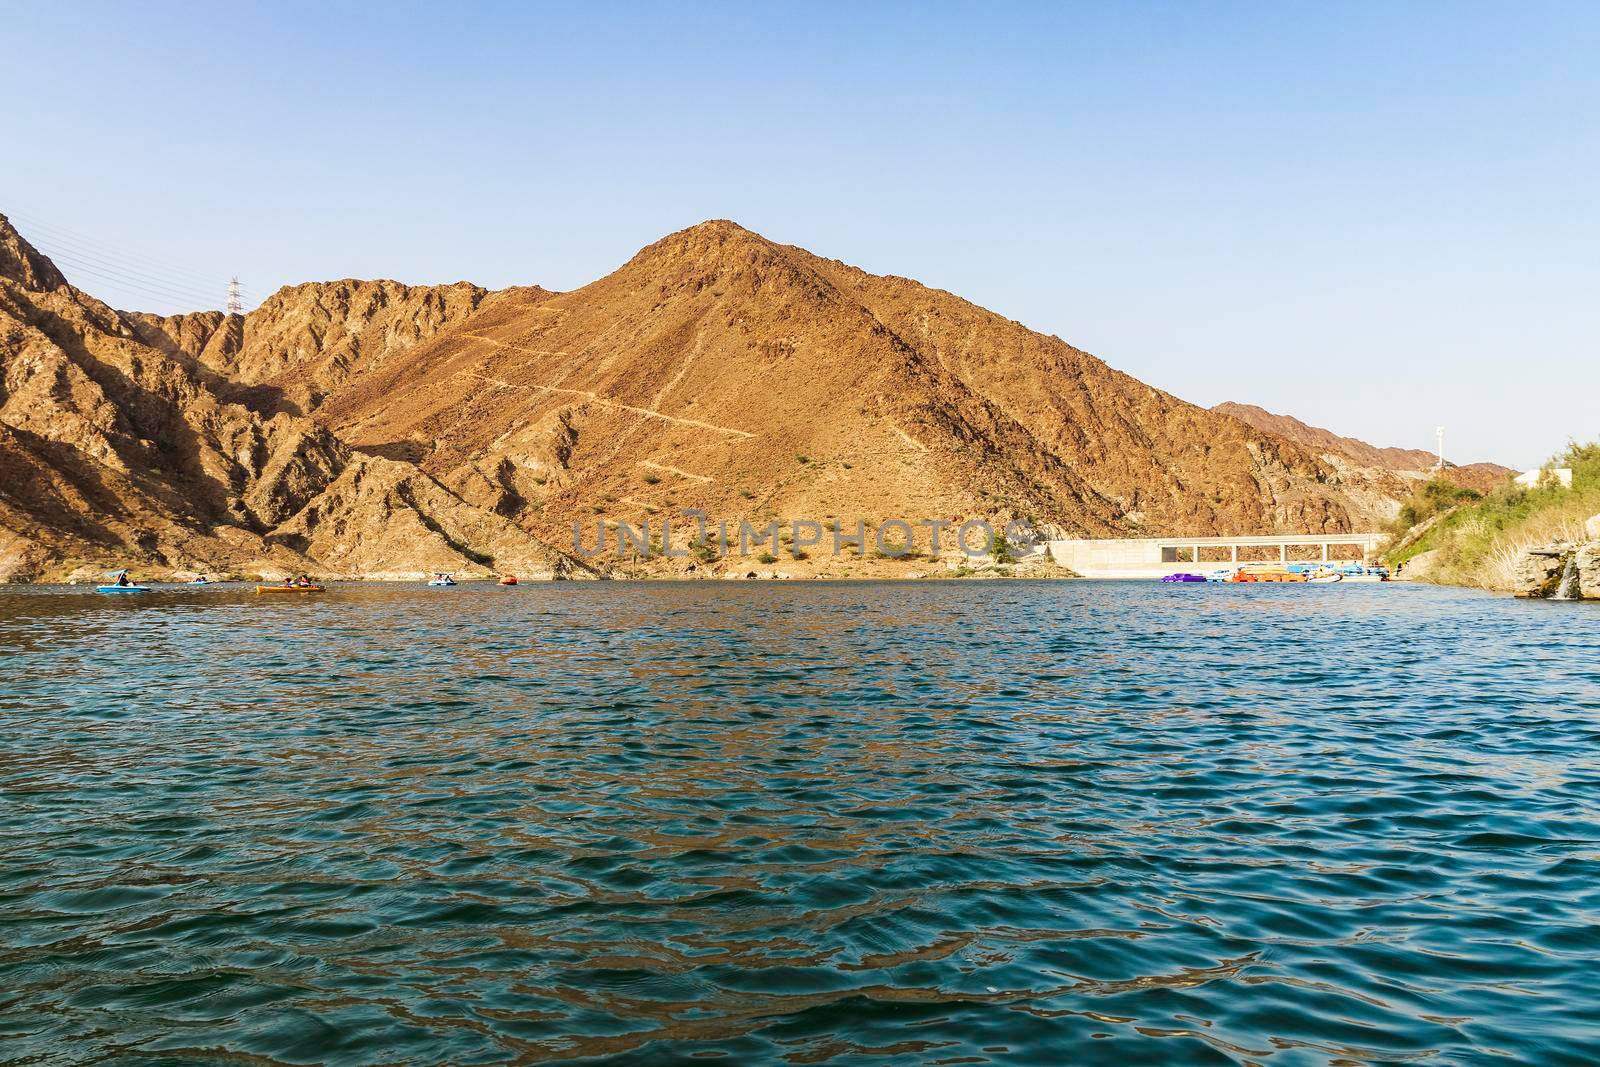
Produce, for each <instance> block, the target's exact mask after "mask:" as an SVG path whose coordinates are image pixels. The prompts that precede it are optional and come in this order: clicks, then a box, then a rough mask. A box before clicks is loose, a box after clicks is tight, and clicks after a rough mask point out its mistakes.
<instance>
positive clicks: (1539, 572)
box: [1516, 541, 1572, 597]
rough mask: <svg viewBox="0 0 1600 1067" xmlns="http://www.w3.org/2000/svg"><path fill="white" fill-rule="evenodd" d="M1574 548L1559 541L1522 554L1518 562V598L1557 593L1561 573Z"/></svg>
mask: <svg viewBox="0 0 1600 1067" xmlns="http://www.w3.org/2000/svg"><path fill="white" fill-rule="evenodd" d="M1571 553H1572V546H1571V545H1569V544H1565V543H1564V542H1560V541H1557V542H1555V543H1554V544H1549V545H1536V546H1534V547H1533V548H1530V549H1528V550H1527V551H1526V552H1524V553H1523V554H1522V558H1521V559H1520V560H1518V561H1517V588H1516V594H1517V596H1522V597H1547V596H1551V595H1552V594H1554V593H1555V591H1556V586H1557V585H1559V584H1560V582H1561V571H1562V568H1563V567H1565V566H1566V559H1567V556H1569V555H1571Z"/></svg>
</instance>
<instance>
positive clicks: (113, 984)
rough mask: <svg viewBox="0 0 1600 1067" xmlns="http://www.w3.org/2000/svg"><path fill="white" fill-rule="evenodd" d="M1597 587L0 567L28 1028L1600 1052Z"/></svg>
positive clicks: (324, 1047)
mask: <svg viewBox="0 0 1600 1067" xmlns="http://www.w3.org/2000/svg"><path fill="white" fill-rule="evenodd" d="M1597 609H1600V606H1597V605H1587V604H1566V605H1554V604H1545V603H1523V602H1517V601H1513V600H1510V599H1504V598H1497V597H1491V596H1486V595H1483V594H1478V593H1473V592H1467V591H1460V590H1447V589H1434V588H1429V587H1424V586H1411V585H1388V586H1374V585H1366V586H1331V587H1321V588H1310V587H1305V586H1298V587H1296V586H1226V585H1222V586H1218V585H1212V586H1177V587H1174V586H1162V585H1160V584H1157V583H1140V584H1134V583H1086V582H1055V583H1048V582H1039V583H1035V582H982V583H974V582H901V583H888V584H874V583H859V584H857V583H840V584H833V583H820V582H812V583H792V584H791V583H762V584H745V583H733V584H721V583H705V584H698V583H677V584H668V583H662V584H624V583H560V584H553V585H524V586H521V587H518V588H515V589H500V588H494V587H490V588H482V587H468V586H463V587H460V588H457V589H454V590H428V589H425V588H420V587H417V588H402V587H371V586H368V587H356V586H352V587H336V588H335V589H334V590H333V591H331V592H329V593H328V594H327V595H325V596H322V597H319V598H308V599H305V600H302V601H292V602H285V601H284V600H279V599H274V600H271V601H267V600H265V599H258V598H257V597H255V596H253V595H251V594H250V593H249V591H248V590H247V589H242V588H241V587H212V588H208V589H179V590H174V591H170V592H164V593H156V594H151V595H148V596H146V597H143V598H137V597H126V598H112V597H106V596H101V595H97V594H95V593H93V592H88V591H84V590H63V589H57V590H50V589H23V590H18V591H4V592H0V753H3V762H0V1062H5V1063H81V1062H91V1061H94V1062H115V1063H156V1062H160V1063H185V1062H210V1063H221V1062H228V1063H251V1064H267V1063H280V1062H281V1063H296V1064H299V1063H314V1062H326V1063H339V1064H380V1063H402V1062H404V1063H424V1062H441V1063H452V1064H476V1063H503V1062H541V1061H572V1060H583V1059H585V1058H593V1059H595V1060H612V1061H614V1062H624V1063H651V1064H654V1063H677V1062H683V1061H686V1060H690V1059H695V1058H711V1059H716V1058H719V1057H720V1058H721V1060H722V1061H723V1062H728V1063H735V1064H761V1063H797V1064H802V1063H817V1062H823V1061H827V1060H830V1059H831V1060H836V1061H839V1062H849V1063H859V1064H889V1063H895V1064H898V1063H908V1064H909V1063H917V1064H920V1063H939V1064H957V1063H961V1064H971V1063H976V1064H986V1063H1010V1064H1068V1063H1114V1064H1119V1065H1124V1067H1125V1065H1128V1064H1142V1063H1164V1064H1177V1063H1225V1062H1270V1063H1272V1064H1313V1063H1328V1062H1340V1063H1408V1062H1415V1063H1452V1064H1476V1063H1483V1064H1489V1063H1494V1064H1506V1063H1540V1064H1556V1063H1573V1064H1579V1063H1585V1064H1588V1063H1594V1062H1596V1061H1600V988H1597V987H1600V653H1597V638H1600V610H1597Z"/></svg>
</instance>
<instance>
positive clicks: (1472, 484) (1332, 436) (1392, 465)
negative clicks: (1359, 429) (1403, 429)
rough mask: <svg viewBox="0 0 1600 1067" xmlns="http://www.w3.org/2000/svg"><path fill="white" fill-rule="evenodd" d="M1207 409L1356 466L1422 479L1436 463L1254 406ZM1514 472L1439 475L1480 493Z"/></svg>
mask: <svg viewBox="0 0 1600 1067" xmlns="http://www.w3.org/2000/svg"><path fill="white" fill-rule="evenodd" d="M1211 410H1212V411H1215V412H1218V413H1219V414H1223V415H1231V416H1232V417H1234V418H1236V419H1241V420H1243V421H1244V422H1247V423H1249V424H1250V425H1251V426H1254V427H1255V428H1256V429H1258V430H1265V431H1267V432H1268V433H1274V434H1277V435H1278V436H1279V437H1285V438H1288V439H1289V440H1290V441H1293V442H1295V443H1296V444H1299V445H1303V446H1304V447H1306V448H1308V449H1311V450H1312V451H1314V452H1317V453H1319V454H1326V453H1334V454H1335V455H1337V456H1340V457H1343V458H1344V459H1346V460H1349V461H1350V462H1352V463H1355V464H1358V465H1360V466H1363V467H1376V468H1378V469H1381V470H1388V471H1394V472H1395V473H1397V474H1400V475H1402V476H1404V477H1407V478H1412V479H1416V478H1421V477H1425V476H1427V475H1428V474H1429V473H1430V472H1432V470H1433V468H1434V467H1435V466H1436V465H1437V463H1438V457H1437V456H1435V455H1434V454H1433V453H1432V452H1429V451H1427V450H1426V449H1421V448H1379V447H1378V446H1376V445H1370V444H1368V443H1367V442H1365V441H1362V440H1360V439H1358V438H1355V437H1341V436H1339V435H1338V434H1336V433H1334V432H1333V431H1332V430H1324V429H1322V428H1321V427H1318V426H1309V425H1307V424H1306V423H1303V422H1301V421H1300V420H1299V419H1297V418H1294V417H1293V416H1290V415H1275V414H1273V413H1272V412H1270V411H1267V410H1266V409H1265V408H1259V407H1256V406H1255V405H1254V404H1236V403H1234V402H1232V401H1227V402H1225V403H1221V404H1218V405H1216V406H1215V407H1213V408H1212V409H1211ZM1514 473H1516V472H1515V471H1514V470H1513V469H1512V468H1510V467H1504V466H1501V465H1500V464H1498V463H1466V464H1456V463H1450V462H1448V461H1446V463H1445V469H1444V474H1443V476H1444V477H1445V478H1447V479H1449V480H1451V481H1454V482H1456V483H1457V484H1459V485H1464V486H1467V487H1468V488H1470V489H1477V490H1479V491H1480V492H1482V491H1485V490H1487V489H1490V488H1492V487H1493V486H1494V485H1495V484H1497V483H1498V482H1501V481H1504V480H1505V478H1506V476H1507V475H1510V474H1514Z"/></svg>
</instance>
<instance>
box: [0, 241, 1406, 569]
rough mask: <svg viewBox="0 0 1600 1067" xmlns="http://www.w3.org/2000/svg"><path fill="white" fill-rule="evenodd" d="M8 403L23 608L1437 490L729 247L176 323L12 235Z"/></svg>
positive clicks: (1371, 517)
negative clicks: (577, 278) (747, 540)
mask: <svg viewBox="0 0 1600 1067" xmlns="http://www.w3.org/2000/svg"><path fill="white" fill-rule="evenodd" d="M0 372H3V378H0V475H4V476H5V477H4V481H3V482H0V530H3V531H4V533H3V534H0V537H3V538H4V539H5V540H4V541H0V574H4V573H9V574H10V575H13V576H18V577H29V576H38V575H50V574H60V573H65V572H69V571H71V570H73V569H74V568H77V569H80V570H83V569H86V568H88V567H91V566H101V565H104V564H108V563H128V562H131V563H137V564H139V565H140V566H143V567H146V568H155V569H166V570H172V571H181V570H213V571H214V570H243V571H250V572H260V571H270V572H278V571H282V570H292V569H301V570H308V571H312V572H316V573H326V574H341V575H365V576H391V577H394V576H401V575H409V574H415V573H417V572H419V571H424V570H431V569H440V570H457V571H464V572H469V573H471V572H477V573H484V572H486V571H488V570H489V569H514V570H519V571H523V572H524V573H534V574H540V573H544V574H567V575H583V574H588V573H592V571H591V569H590V568H589V567H588V566H587V565H586V564H585V563H584V562H583V561H582V559H581V558H578V557H577V556H576V555H575V554H574V553H573V552H572V551H571V544H572V532H571V524H572V523H573V522H575V521H580V520H581V521H583V522H586V523H589V524H591V525H592V524H593V523H594V522H595V521H598V520H606V519H611V520H621V521H625V522H630V523H634V524H637V523H639V522H640V521H642V520H646V519H648V520H650V521H653V522H659V520H660V518H661V517H663V516H666V515H669V514H671V515H674V516H679V515H681V512H682V511H683V510H684V509H687V508H698V509H701V510H703V511H705V512H707V513H708V514H709V515H711V516H712V517H713V519H727V520H731V521H733V522H734V523H735V525H737V521H738V520H740V519H749V520H752V521H759V522H763V523H764V522H765V521H766V520H767V519H770V518H779V519H782V520H785V521H787V520H789V519H796V518H805V519H817V520H819V521H820V520H837V521H839V522H840V523H842V524H844V525H845V526H846V527H847V528H850V527H853V524H854V522H855V521H856V520H857V519H864V520H866V521H867V522H868V523H869V524H875V523H878V522H881V521H883V520H886V519H891V518H903V519H907V520H911V521H913V522H915V521H917V520H922V519H945V520H950V521H952V522H956V523H959V522H960V521H962V520H965V519H968V518H974V517H984V518H988V519H990V520H992V521H995V522H997V523H999V522H1004V521H1006V520H1008V519H1010V518H1013V517H1020V518H1027V519H1030V520H1032V521H1034V522H1037V523H1042V524H1049V525H1051V526H1054V527H1056V528H1058V529H1059V530H1061V531H1064V532H1067V533H1069V534H1079V535H1090V536H1117V535H1132V534H1153V533H1161V532H1181V533H1185V534H1211V533H1252V532H1273V531H1293V532H1307V533H1315V532H1335V531H1345V530H1351V529H1356V528H1372V527H1375V526H1377V525H1378V524H1379V523H1380V522H1382V521H1383V520H1384V519H1385V518H1387V517H1388V515H1389V514H1391V513H1392V512H1393V509H1394V507H1395V502H1396V501H1397V499H1398V498H1399V497H1400V496H1401V495H1403V493H1404V490H1405V486H1404V482H1403V481H1402V480H1401V479H1399V478H1397V477H1395V476H1394V475H1392V474H1389V473H1388V472H1386V471H1382V470H1367V469H1356V468H1353V467H1351V466H1350V465H1349V464H1339V463H1332V462H1329V461H1328V460H1326V459H1324V458H1323V457H1321V456H1319V455H1317V454H1316V453H1315V451H1314V450H1313V449H1310V448H1307V447H1305V446H1303V445H1301V444H1297V443H1295V442H1294V441H1293V440H1290V439H1287V438H1286V437H1285V436H1283V435H1280V434H1279V433H1277V432H1272V431H1263V430H1261V429H1259V428H1257V427H1254V426H1252V425H1250V424H1249V423H1248V422H1247V421H1243V420H1240V419H1238V418H1234V417H1230V416H1228V415H1226V414H1221V413H1217V412H1212V411H1207V410H1206V409H1203V408H1199V407H1196V406H1194V405H1191V404H1188V403H1185V402H1183V401H1181V400H1178V399H1177V398H1175V397H1172V396H1170V395H1168V394H1166V393H1163V392H1161V391H1160V390H1158V389H1154V388H1152V387H1150V386H1148V385H1145V384H1143V383H1141V382H1139V381H1137V380H1135V379H1133V378H1131V377H1129V376H1127V375H1125V374H1122V373H1120V372H1118V371H1115V370H1113V369H1112V368H1110V367H1108V366H1107V365H1106V364H1105V363H1103V362H1101V361H1100V360H1098V359H1095V358H1094V357H1093V356H1090V355H1088V354H1087V353H1084V352H1082V351H1080V350H1078V349H1076V348H1073V347H1072V346H1070V345H1068V344H1066V343H1065V342H1063V341H1061V340H1060V339H1058V338H1055V337H1047V336H1044V335H1041V334H1037V333H1034V332H1032V331H1030V330H1028V329H1026V328H1025V327H1023V326H1022V325H1020V324H1019V323H1016V322H1013V321H1011V320H1008V319H1004V318H1002V317H1000V316H998V315H995V314H993V313H991V312H988V311H985V310H984V309H982V308H980V307H977V306H975V305H973V304H971V303H968V302H967V301H964V300H961V299H959V298H957V297H955V296H952V295H951V294H949V293H946V292H943V291H940V290H935V289H930V288H927V287H925V286H922V285H919V284H917V283H915V282H912V281H909V280H907V279H904V278H896V277H879V276H874V275H870V274H867V273H865V272H863V271H861V270H858V269H856V268H854V267H850V266H847V265H845V264H843V263H839V262H837V261H834V260H828V259H824V258H821V257H818V256H815V255H813V254H811V253H809V252H807V251H805V250H803V249H799V248H795V247H792V246H785V245H780V244H777V243H775V242H772V241H769V240H767V239H765V238H763V237H761V236H760V235H758V234H755V233H752V232H750V231H748V230H745V229H743V228H742V227H739V226H737V225H735V224H733V223H731V222H725V221H714V222H708V223H702V224H700V225H698V226H694V227H691V228H689V229H687V230H684V231H681V232H679V233H675V234H672V235H670V236H668V237H666V238H664V239H662V240H661V241H658V242H656V243H655V244H652V245H650V246H648V247H647V248H645V249H643V250H642V251H640V252H639V253H638V254H637V255H636V256H634V257H633V258H632V259H631V260H629V261H628V262H627V263H626V264H624V265H623V266H622V267H620V268H619V269H617V270H616V271H615V272H613V273H611V274H609V275H607V276H605V277H603V278H601V279H599V280H597V281H595V282H593V283H591V284H589V285H587V286H584V287H583V288H581V289H577V290H573V291H571V292H566V293H553V292H549V291H547V290H544V289H541V288H538V287H523V288H514V289H508V290H503V291H500V292H487V291H485V290H483V289H481V288H479V287H477V286H473V285H470V284H467V283H464V282H463V283H456V284H455V285H448V286H407V285H402V284H400V283H398V282H390V281H353V280H345V281H337V282H327V283H309V284H305V285H298V286H291V287H287V288H285V289H282V290H280V291H279V292H278V293H276V294H274V295H273V296H272V297H270V298H269V299H268V300H267V301H266V302H265V303H263V304H262V305H261V306H260V307H259V308H257V309H256V310H254V311H252V312H251V313H250V314H249V315H248V316H244V317H240V316H231V317H230V316H224V315H222V314H221V313H218V312H197V313H193V314H188V315H179V316H168V317H158V316H152V315H145V314H134V313H125V312H120V311H115V310H113V309H111V308H109V307H107V306H105V305H104V304H102V303H100V302H99V301H97V300H95V299H94V298H92V297H90V296H88V295H87V294H85V293H83V292H82V291H80V290H78V289H76V288H75V287H74V286H72V285H71V284H70V283H69V282H68V281H67V280H66V279H65V278H64V277H63V276H62V275H61V274H60V272H59V271H57V270H56V269H55V267H54V266H53V265H52V264H51V263H50V262H49V261H48V260H47V259H46V258H45V257H43V256H41V255H39V253H38V252H37V251H36V250H35V249H33V247H32V246H31V245H29V244H28V243H27V242H26V241H25V240H24V239H23V238H22V237H21V236H20V235H18V234H17V233H16V232H15V230H13V229H12V228H11V227H10V225H9V223H7V222H6V221H5V220H4V218H3V216H0ZM683 527H684V524H683V523H682V522H680V525H679V529H680V531H681V530H682V529H683ZM591 543H592V542H591ZM786 562H788V561H786ZM607 566H609V564H607ZM831 566H832V565H831V564H829V563H827V561H826V560H824V559H817V560H813V561H811V562H810V563H808V564H806V565H805V566H799V565H796V566H794V567H790V568H789V569H790V570H798V571H801V572H806V571H820V572H823V573H833V572H834V571H832V570H830V567H831ZM600 569H601V570H604V569H605V568H604V566H601V567H600Z"/></svg>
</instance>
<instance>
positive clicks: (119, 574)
mask: <svg viewBox="0 0 1600 1067" xmlns="http://www.w3.org/2000/svg"><path fill="white" fill-rule="evenodd" d="M106 577H107V578H108V579H110V581H109V582H108V583H107V584H105V585H97V586H95V590H96V591H97V592H101V593H148V592H150V591H151V590H152V589H153V588H154V587H153V586H149V585H145V584H142V583H140V582H137V581H135V580H134V579H133V577H132V576H131V575H130V574H129V573H128V572H127V571H125V570H121V571H108V572H107V573H106ZM181 584H183V585H214V584H216V583H214V582H212V580H211V579H210V578H207V577H206V576H205V575H203V574H202V575H199V576H198V577H196V578H194V579H193V580H191V581H187V582H183V583H181ZM428 584H429V585H430V586H433V587H436V588H448V587H450V586H454V585H456V584H457V583H456V579H455V576H454V575H453V574H451V573H450V572H448V571H435V572H434V575H433V577H432V578H429V579H428ZM499 584H501V585H516V584H517V576H516V575H514V574H507V575H503V576H501V578H500V583H499ZM327 588H328V587H327V586H325V585H320V584H318V583H317V582H314V581H312V580H311V579H310V577H308V576H307V575H304V574H301V575H297V576H295V577H293V578H286V579H284V580H283V581H282V582H279V583H276V584H273V585H258V586H256V594H257V595H258V596H259V595H262V594H269V593H288V594H297V593H322V592H326V591H327Z"/></svg>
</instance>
